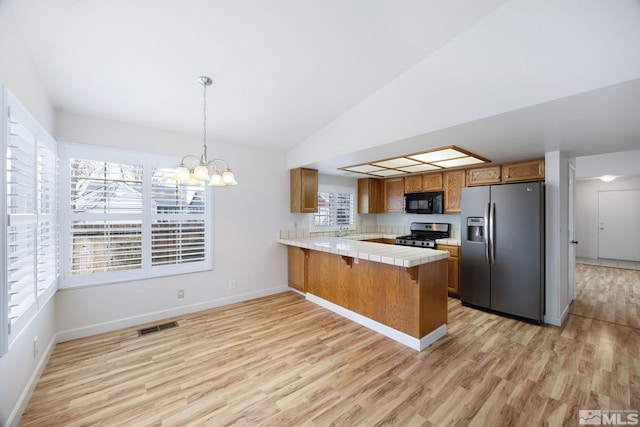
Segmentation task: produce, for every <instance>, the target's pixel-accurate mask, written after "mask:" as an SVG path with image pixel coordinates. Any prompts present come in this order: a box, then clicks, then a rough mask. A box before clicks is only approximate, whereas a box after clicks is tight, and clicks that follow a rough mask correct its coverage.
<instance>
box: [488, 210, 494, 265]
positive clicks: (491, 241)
mask: <svg viewBox="0 0 640 427" xmlns="http://www.w3.org/2000/svg"><path fill="white" fill-rule="evenodd" d="M495 222H496V204H495V203H491V210H490V211H489V264H491V265H493V264H495V262H496V251H495V247H494V243H495V242H494V240H495V237H496V236H495V232H496V224H495Z"/></svg>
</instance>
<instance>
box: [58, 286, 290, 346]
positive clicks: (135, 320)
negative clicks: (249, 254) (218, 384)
mask: <svg viewBox="0 0 640 427" xmlns="http://www.w3.org/2000/svg"><path fill="white" fill-rule="evenodd" d="M289 290H291V289H290V288H289V287H288V286H278V287H274V288H269V289H261V290H259V291H254V292H247V293H244V294H239V295H232V296H229V297H224V298H218V299H215V300H209V301H203V302H198V303H195V304H190V305H184V306H180V307H173V308H170V309H167V310H160V311H155V312H151V313H145V314H141V315H137V316H131V317H125V318H121V319H116V320H111V321H109V322H103V323H96V324H93V325H88V326H82V327H80V328H73V329H67V330H65V331H60V332H58V341H57V342H64V341H70V340H74V339H78V338H84V337H88V336H91V335H96V334H101V333H104V332H111V331H116V330H118V329H122V328H129V327H131V326H136V325H141V324H144V323H149V322H156V321H158V320H162V319H166V318H169V317H175V316H182V315H185V314H189V313H194V312H197V311H202V310H208V309H210V308H216V307H221V306H223V305H229V304H234V303H237V302H242V301H248V300H251V299H255V298H261V297H265V296H269V295H274V294H279V293H282V292H287V291H289Z"/></svg>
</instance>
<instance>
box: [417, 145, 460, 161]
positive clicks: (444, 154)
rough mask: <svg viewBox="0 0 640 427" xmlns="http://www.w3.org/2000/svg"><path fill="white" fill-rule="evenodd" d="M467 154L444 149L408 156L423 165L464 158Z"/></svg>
mask: <svg viewBox="0 0 640 427" xmlns="http://www.w3.org/2000/svg"><path fill="white" fill-rule="evenodd" d="M465 156H467V154H465V153H462V152H460V151H458V150H456V149H454V148H445V149H442V150H437V151H429V152H426V153H420V154H413V155H411V156H409V157H410V158H412V159H415V160H419V161H421V162H425V163H433V162H439V161H442V160H449V159H456V158H458V157H465Z"/></svg>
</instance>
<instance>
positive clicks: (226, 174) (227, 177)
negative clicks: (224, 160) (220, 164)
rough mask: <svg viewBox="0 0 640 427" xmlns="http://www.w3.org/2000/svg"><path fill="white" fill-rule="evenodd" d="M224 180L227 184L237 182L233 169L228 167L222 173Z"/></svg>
mask: <svg viewBox="0 0 640 427" xmlns="http://www.w3.org/2000/svg"><path fill="white" fill-rule="evenodd" d="M222 182H224V184H225V185H236V184H237V182H236V177H235V176H233V172H231V169H227V170H226V171H224V172H223V173H222Z"/></svg>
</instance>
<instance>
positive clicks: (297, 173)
mask: <svg viewBox="0 0 640 427" xmlns="http://www.w3.org/2000/svg"><path fill="white" fill-rule="evenodd" d="M289 187H290V191H291V195H290V202H291V213H315V212H318V171H317V170H315V169H307V168H296V169H291V171H290V181H289Z"/></svg>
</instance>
